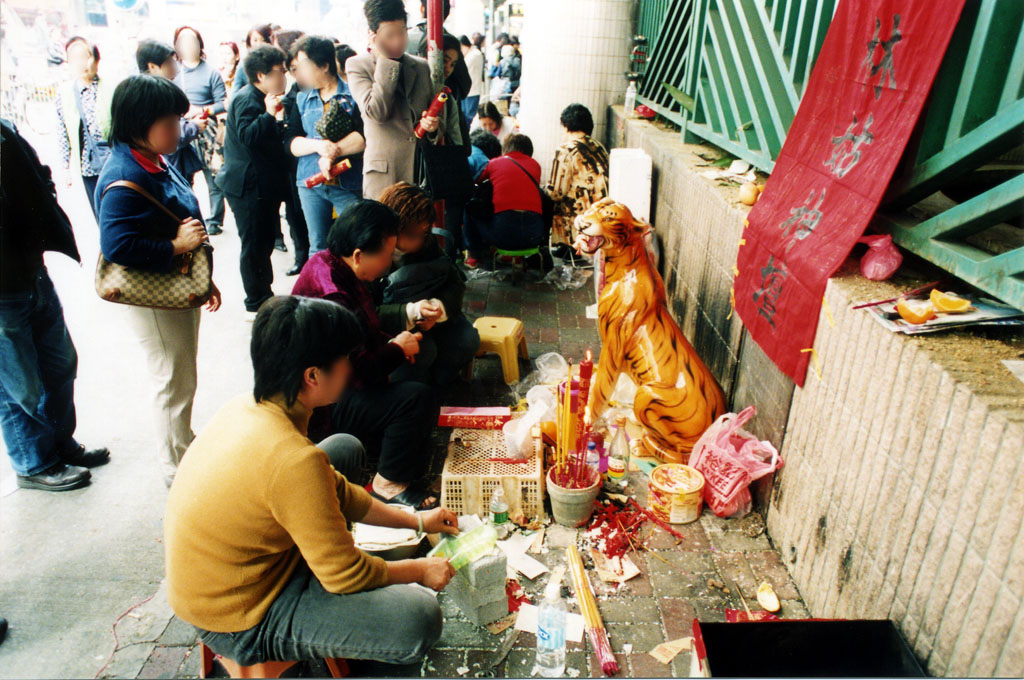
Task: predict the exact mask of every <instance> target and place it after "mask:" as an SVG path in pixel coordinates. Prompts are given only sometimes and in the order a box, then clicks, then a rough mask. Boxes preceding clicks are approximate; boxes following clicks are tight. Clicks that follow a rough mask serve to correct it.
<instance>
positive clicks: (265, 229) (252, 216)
mask: <svg viewBox="0 0 1024 680" xmlns="http://www.w3.org/2000/svg"><path fill="white" fill-rule="evenodd" d="M228 204H229V205H230V206H231V212H233V213H234V214H235V226H236V227H238V236H239V238H240V239H241V241H242V253H241V257H240V258H239V269H240V270H241V273H242V287H243V288H244V289H245V309H246V310H247V311H250V312H255V311H256V310H258V309H259V307H260V305H262V304H263V303H264V302H266V301H267V300H268V299H270V298H271V297H272V296H273V295H274V293H273V291H272V290H271V289H270V285H271V284H272V283H273V282H274V269H273V266H272V265H271V262H270V255H271V253H273V252H274V239H276V238H277V235H278V234H279V233H280V232H281V200H280V199H276V200H275V199H266V198H258V197H257V196H255V195H249V196H240V197H238V196H228Z"/></svg>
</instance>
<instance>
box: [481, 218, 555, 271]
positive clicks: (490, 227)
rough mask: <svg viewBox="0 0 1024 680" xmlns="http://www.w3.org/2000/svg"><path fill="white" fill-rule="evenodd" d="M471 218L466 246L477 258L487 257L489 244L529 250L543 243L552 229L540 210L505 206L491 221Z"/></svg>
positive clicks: (509, 248)
mask: <svg viewBox="0 0 1024 680" xmlns="http://www.w3.org/2000/svg"><path fill="white" fill-rule="evenodd" d="M467 218H468V219H467V220H466V230H465V239H466V247H467V249H468V250H469V255H470V257H472V258H473V259H474V260H480V259H483V258H485V257H487V247H488V246H495V247H496V248H501V249H502V250H526V249H527V248H534V247H540V246H543V245H545V244H546V243H547V241H548V230H547V228H546V227H545V226H544V218H543V217H542V216H541V215H540V213H535V212H528V211H523V210H504V211H502V212H500V213H495V214H494V217H493V218H492V219H491V220H490V221H481V220H478V219H476V218H475V217H472V216H469V215H467Z"/></svg>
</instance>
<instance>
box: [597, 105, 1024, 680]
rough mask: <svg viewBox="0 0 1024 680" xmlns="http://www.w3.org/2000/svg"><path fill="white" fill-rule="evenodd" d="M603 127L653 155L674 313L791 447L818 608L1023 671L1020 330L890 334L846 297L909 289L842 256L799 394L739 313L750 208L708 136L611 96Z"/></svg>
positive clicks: (729, 387)
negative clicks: (712, 155)
mask: <svg viewBox="0 0 1024 680" xmlns="http://www.w3.org/2000/svg"><path fill="white" fill-rule="evenodd" d="M608 141H609V144H610V146H630V147H640V148H643V149H644V150H645V151H646V152H647V153H648V154H650V155H651V156H652V158H653V160H654V171H655V175H654V179H655V195H654V200H653V201H652V205H653V209H652V212H653V219H652V222H653V223H654V227H655V232H656V234H658V237H659V239H660V241H661V243H662V247H663V257H662V260H663V261H662V271H663V275H664V277H665V282H666V286H667V288H668V291H669V295H670V298H671V305H672V311H673V314H674V315H675V317H676V319H677V320H678V321H679V324H680V326H681V327H682V329H683V331H684V332H685V333H686V335H687V337H688V338H689V339H690V341H691V342H692V343H693V344H694V346H695V347H696V348H697V350H698V352H700V354H701V356H702V357H703V358H704V360H705V361H706V362H707V364H708V365H709V366H710V367H711V369H712V371H713V372H714V373H715V375H716V376H717V377H718V379H719V381H720V383H721V384H722V387H723V388H724V389H725V391H726V394H727V396H728V398H729V401H730V404H731V405H732V408H733V409H734V410H738V409H740V408H742V407H744V406H746V405H748V404H754V405H755V406H757V409H758V416H757V418H756V419H755V420H754V421H753V422H752V424H751V429H752V430H753V431H754V432H756V433H757V434H758V435H760V436H763V437H766V438H768V439H770V440H771V441H773V442H774V443H775V444H776V445H778V446H780V448H781V451H782V455H783V458H784V459H785V461H786V463H785V468H784V469H783V470H782V472H780V473H779V474H778V475H777V476H776V479H775V480H774V482H773V485H772V488H771V497H770V503H769V505H768V512H767V520H768V528H769V533H770V536H771V538H772V541H773V543H774V544H775V546H776V547H777V548H778V549H779V550H780V552H781V553H782V555H783V559H784V560H785V561H786V562H787V566H788V568H789V569H790V571H791V573H792V574H793V577H794V579H795V581H796V583H797V585H798V587H799V588H800V593H801V595H802V596H803V597H804V599H805V601H806V602H807V605H808V608H809V609H810V611H811V613H812V615H814V616H818V617H841V618H889V619H892V620H894V621H896V622H897V623H898V625H899V626H900V628H901V629H902V631H903V634H904V635H905V636H906V639H907V641H908V643H909V644H910V645H911V647H912V648H913V649H914V651H915V653H916V654H917V656H918V658H919V659H920V660H921V661H922V664H923V665H924V666H925V667H926V669H927V670H928V672H929V673H931V674H934V675H981V676H992V675H998V676H1016V677H1020V676H1024V607H1022V606H1021V604H1022V602H1021V600H1022V597H1024V532H1022V531H1021V525H1022V517H1024V465H1022V464H1021V463H1022V460H1024V386H1022V385H1021V384H1020V382H1019V381H1016V380H1015V379H1013V378H1012V376H1009V372H1008V371H1007V370H1006V368H1005V367H1003V366H1002V364H1001V363H1000V361H1001V359H1004V358H1020V357H1024V338H1020V337H1017V338H1010V339H1009V340H1007V339H1006V337H1005V334H1004V335H1003V336H1002V337H1001V339H985V338H982V337H978V336H977V335H972V334H966V333H963V334H944V335H941V336H930V337H917V338H907V337H903V336H895V335H893V334H891V333H889V332H888V331H886V330H885V329H883V328H882V327H881V326H879V325H878V324H877V323H875V322H874V321H873V320H872V319H870V318H869V317H868V315H867V314H866V313H864V312H862V311H858V310H852V309H850V307H851V306H852V305H853V304H854V303H856V302H860V301H867V300H873V299H881V298H884V297H890V296H891V295H892V294H893V292H894V291H896V290H897V288H896V287H895V286H892V285H890V284H886V283H883V284H874V283H871V282H866V281H865V280H864V279H862V278H861V277H859V276H857V275H855V274H854V273H849V271H848V270H847V269H844V270H843V271H842V272H841V273H840V275H839V276H837V277H835V278H833V279H832V280H831V281H830V283H829V286H828V290H827V293H826V301H827V303H828V307H827V308H828V310H829V311H830V312H831V315H832V321H831V323H830V321H829V319H828V315H827V314H826V311H825V309H823V310H822V317H821V320H820V323H819V327H818V335H817V338H816V340H815V345H814V346H815V348H816V350H817V352H818V356H819V360H820V370H821V378H820V380H819V379H818V377H817V376H816V374H815V373H814V371H813V369H812V371H811V373H809V375H808V379H807V382H806V385H805V387H804V388H803V389H797V390H795V391H794V389H793V386H792V383H791V382H790V381H789V379H788V378H786V377H785V376H783V375H782V374H781V373H780V372H779V371H778V370H777V369H776V368H775V366H774V365H773V364H772V363H771V361H770V360H769V359H768V358H767V357H766V356H765V355H764V353H763V351H761V349H760V347H758V346H757V344H756V343H754V342H753V341H751V340H750V339H749V337H748V336H747V334H746V332H745V331H744V330H743V327H742V324H741V323H740V322H739V319H738V318H737V317H736V316H735V315H733V316H732V317H731V318H730V317H729V311H730V307H729V288H730V286H731V279H732V277H731V274H730V271H731V269H732V266H733V264H734V262H735V257H736V248H737V243H738V239H739V237H740V232H741V230H742V222H743V218H744V215H745V212H746V209H745V208H744V207H743V206H739V205H737V204H736V203H735V200H734V192H735V190H734V189H733V190H729V189H725V188H722V187H717V186H715V184H714V183H713V182H710V181H709V180H707V179H704V178H702V177H700V176H699V172H700V170H702V169H703V168H700V167H698V164H699V163H701V162H702V161H701V160H700V158H699V157H697V156H696V153H697V152H699V151H705V150H706V149H704V148H703V147H700V146H695V145H688V144H683V143H682V141H681V139H680V135H679V134H678V133H677V132H674V131H671V130H665V129H659V128H657V127H656V126H654V125H651V124H649V123H646V122H642V121H624V120H623V119H622V118H621V115H620V113H619V109H617V108H615V107H612V108H611V109H610V110H609V120H608ZM854 271H855V270H854ZM767 487H768V485H767V484H766V485H763V488H762V489H761V494H762V497H764V495H765V494H766V493H767ZM766 500H769V499H766Z"/></svg>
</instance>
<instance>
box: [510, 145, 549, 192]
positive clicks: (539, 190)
mask: <svg viewBox="0 0 1024 680" xmlns="http://www.w3.org/2000/svg"><path fill="white" fill-rule="evenodd" d="M505 158H507V159H509V160H510V161H512V162H513V163H515V164H516V165H518V166H519V169H520V170H522V171H523V172H525V173H526V176H527V177H529V178H530V181H531V182H533V186H535V187H537V191H538V192H539V193H540V195H541V196H540V198H541V201H543V200H544V190H543V189H541V188H540V182H538V181H537V180H535V179H534V178H533V175H531V174H530V171H529V170H527V169H526V168H524V167H523V166H521V165H519V161H517V160H516V159H514V158H512V157H511V156H505Z"/></svg>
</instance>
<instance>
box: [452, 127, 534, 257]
mask: <svg viewBox="0 0 1024 680" xmlns="http://www.w3.org/2000/svg"><path fill="white" fill-rule="evenodd" d="M502 153H503V154H504V155H502V156H499V157H497V158H494V159H491V161H490V162H489V163H487V167H485V168H484V170H483V172H481V173H480V177H479V179H478V180H477V181H480V182H482V181H483V180H485V179H488V180H490V181H491V185H492V186H493V188H494V216H493V217H492V218H491V219H490V220H480V219H477V218H475V217H472V216H469V219H468V220H467V224H466V234H465V238H466V245H467V246H468V248H469V258H468V259H467V260H466V265H467V266H469V267H471V268H476V267H479V266H481V265H484V264H485V261H486V260H487V255H488V247H489V246H496V247H498V248H501V249H502V250H526V249H527V248H533V247H534V246H538V247H540V249H541V255H542V256H543V255H544V254H546V253H547V242H548V227H547V226H546V225H545V223H544V217H543V207H542V204H541V193H540V192H541V191H542V189H541V188H540V164H539V163H538V162H537V161H535V160H533V158H532V156H533V142H531V141H530V138H529V137H527V136H526V135H518V134H513V135H509V136H508V137H507V138H506V139H505V143H504V145H503V146H502ZM548 257H549V258H550V254H548Z"/></svg>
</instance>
